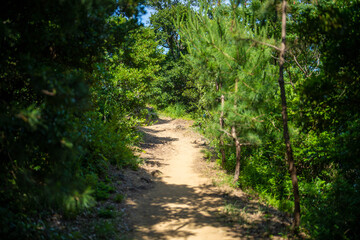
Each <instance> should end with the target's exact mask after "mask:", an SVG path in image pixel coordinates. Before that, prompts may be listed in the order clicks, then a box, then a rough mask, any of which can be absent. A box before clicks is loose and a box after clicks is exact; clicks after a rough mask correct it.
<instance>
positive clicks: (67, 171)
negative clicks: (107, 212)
mask: <svg viewBox="0 0 360 240" xmlns="http://www.w3.org/2000/svg"><path fill="white" fill-rule="evenodd" d="M137 2H138V1H131V2H129V1H126V0H125V1H113V0H106V1H97V0H94V1H93V0H85V1H83V0H82V1H80V0H79V1H66V0H65V1H63V0H61V1H49V2H46V3H44V2H43V1H32V2H31V3H27V2H18V1H5V2H4V3H3V9H6V11H2V12H1V16H0V17H1V21H0V22H1V23H0V35H1V39H2V44H1V49H0V65H1V70H0V79H1V81H0V102H1V104H0V110H1V113H0V157H1V159H2V161H1V163H0V167H1V170H0V189H1V190H0V202H1V206H4V209H5V210H6V211H5V212H4V215H3V218H4V219H8V220H6V221H1V225H0V229H1V230H0V235H3V234H5V233H9V232H14V231H15V232H17V233H18V234H17V235H14V236H13V235H8V238H10V239H14V238H15V239H37V238H39V239H41V238H42V237H40V236H43V235H44V234H45V233H44V232H46V231H45V230H44V231H42V229H43V228H42V227H38V226H37V225H36V224H37V223H34V224H33V225H31V224H30V225H28V224H27V222H28V220H29V219H34V220H33V222H36V221H35V220H36V219H39V218H40V217H39V216H40V215H41V214H45V215H46V214H47V211H49V210H51V211H57V212H59V213H62V214H64V215H65V216H68V217H73V216H75V215H76V214H77V213H78V212H79V211H81V210H82V209H84V208H89V207H91V206H93V205H94V199H93V198H96V199H98V200H99V199H107V198H108V194H110V193H112V192H113V191H114V190H113V188H111V187H109V185H108V184H105V183H103V182H101V181H99V179H106V176H107V170H108V166H109V164H113V165H117V167H128V166H129V167H131V168H136V167H137V165H138V159H137V158H136V157H134V154H133V150H132V146H133V145H134V144H136V142H137V141H138V137H139V136H138V134H137V131H136V126H137V125H139V124H141V123H142V122H144V116H145V115H146V113H147V111H146V109H145V103H146V101H147V100H148V98H149V94H148V93H147V91H148V90H149V86H150V82H151V81H154V80H155V79H156V78H157V75H156V72H157V71H159V69H160V67H159V65H158V63H159V62H161V61H162V59H163V56H162V55H161V51H160V50H159V49H158V48H157V42H156V41H155V34H154V32H153V31H152V30H150V29H148V28H144V27H140V26H138V25H137V23H136V15H137V13H138V9H140V8H137V6H136V5H137ZM130 16H131V19H130V18H129V17H130ZM127 19H129V20H127ZM29 221H30V220H29ZM44 229H46V227H44ZM46 234H47V233H46ZM49 234H50V233H49ZM56 234H57V233H56ZM49 236H50V235H49ZM51 236H52V235H51ZM54 236H55V235H54ZM55 238H59V239H61V238H62V237H61V234H59V237H55ZM65 238H66V236H65ZM69 238H70V239H71V237H69ZM74 238H75V237H74Z"/></svg>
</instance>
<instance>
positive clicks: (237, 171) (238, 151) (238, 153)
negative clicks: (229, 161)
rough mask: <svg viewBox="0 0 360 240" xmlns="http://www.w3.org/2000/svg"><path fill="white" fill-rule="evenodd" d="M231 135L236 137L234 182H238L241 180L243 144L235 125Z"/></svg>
mask: <svg viewBox="0 0 360 240" xmlns="http://www.w3.org/2000/svg"><path fill="white" fill-rule="evenodd" d="M231 135H232V137H233V138H234V141H235V147H236V166H235V174H234V183H236V182H237V181H238V180H239V176H240V166H241V165H240V160H241V144H240V142H239V140H238V139H237V135H236V128H235V126H233V127H232V128H231Z"/></svg>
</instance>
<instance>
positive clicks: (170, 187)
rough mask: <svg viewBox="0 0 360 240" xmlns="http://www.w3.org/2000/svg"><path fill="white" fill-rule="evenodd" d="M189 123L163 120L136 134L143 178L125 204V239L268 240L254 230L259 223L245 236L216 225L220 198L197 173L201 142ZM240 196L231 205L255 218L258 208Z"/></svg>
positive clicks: (224, 223)
mask: <svg viewBox="0 0 360 240" xmlns="http://www.w3.org/2000/svg"><path fill="white" fill-rule="evenodd" d="M190 124H191V123H190V122H188V121H185V120H179V119H178V120H171V119H168V118H162V119H159V121H158V123H157V124H155V125H152V126H147V127H142V128H141V129H140V130H141V131H142V132H143V133H144V143H143V144H142V146H141V147H142V149H143V153H142V154H141V157H142V158H143V159H144V160H145V164H144V165H145V168H146V170H145V171H144V172H145V175H144V174H143V175H142V176H141V177H138V179H140V180H139V181H140V182H143V183H144V185H143V186H140V187H139V186H137V187H136V189H135V190H134V191H132V192H131V194H129V195H128V198H127V200H126V205H127V206H128V210H129V211H128V213H129V216H128V217H129V222H130V224H131V225H132V229H133V230H132V231H131V233H130V236H129V238H130V239H154V240H155V239H156V240H162V239H164V240H165V239H204V240H212V239H213V240H221V239H225V240H226V239H259V237H260V238H262V239H269V237H268V235H266V236H265V237H262V236H264V235H262V233H260V235H259V228H263V225H264V223H263V222H261V221H259V222H258V223H257V225H258V226H259V227H258V229H255V230H254V232H256V234H255V235H254V234H253V235H252V237H251V236H250V237H249V235H248V233H249V232H248V231H247V229H241V228H237V229H236V228H234V225H231V224H229V223H228V222H227V221H224V220H221V207H222V206H223V205H224V195H223V193H222V192H221V191H219V190H218V189H216V187H214V186H213V183H212V181H211V180H210V179H209V178H207V177H204V175H203V174H200V171H199V170H198V165H199V162H201V161H203V160H202V154H201V149H202V148H203V147H204V139H202V138H201V136H200V135H198V134H196V133H194V132H192V131H190V130H189V125H190ZM139 189H142V190H139ZM243 197H244V196H240V197H238V198H237V199H239V200H236V202H244V204H246V206H245V205H244V206H245V208H247V209H251V208H250V207H249V206H251V207H252V208H253V209H255V210H252V211H253V213H254V214H255V215H256V216H257V217H258V215H259V214H258V212H260V211H258V210H256V207H254V206H255V204H257V203H250V202H248V200H247V199H245V200H241V199H243ZM256 206H257V205H256ZM245 208H244V209H245ZM248 211H249V210H248ZM255 215H254V216H255ZM259 216H260V215H259ZM266 224H267V223H266ZM254 226H255V225H254V224H252V225H251V229H253V228H254ZM242 227H243V226H242ZM255 228H256V226H255ZM267 228H268V227H267ZM248 230H249V229H248ZM260 231H262V232H264V230H260ZM250 233H251V231H250ZM250 235H251V234H250Z"/></svg>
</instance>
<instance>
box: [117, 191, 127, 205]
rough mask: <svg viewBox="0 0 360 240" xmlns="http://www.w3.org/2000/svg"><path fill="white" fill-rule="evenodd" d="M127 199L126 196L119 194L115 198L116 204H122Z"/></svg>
mask: <svg viewBox="0 0 360 240" xmlns="http://www.w3.org/2000/svg"><path fill="white" fill-rule="evenodd" d="M125 198H126V196H125V195H124V194H120V193H118V194H116V195H115V196H114V202H116V203H122V202H123V201H124V200H125Z"/></svg>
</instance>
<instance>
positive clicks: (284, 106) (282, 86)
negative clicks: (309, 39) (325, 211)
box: [279, 0, 300, 229]
mask: <svg viewBox="0 0 360 240" xmlns="http://www.w3.org/2000/svg"><path fill="white" fill-rule="evenodd" d="M286 4H287V3H286V0H283V1H282V19H281V25H282V27H281V47H280V60H279V67H280V68H279V69H280V71H279V86H280V93H281V105H282V111H281V115H282V119H283V128H284V132H283V134H284V141H285V145H286V156H287V162H288V165H289V172H290V177H291V182H292V186H293V194H294V204H295V209H294V222H293V227H294V229H297V228H298V227H299V226H300V195H299V187H298V178H297V174H296V167H295V164H294V156H293V151H292V148H291V143H290V136H289V129H288V115H287V104H286V94H285V83H284V62H285V40H286Z"/></svg>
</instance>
